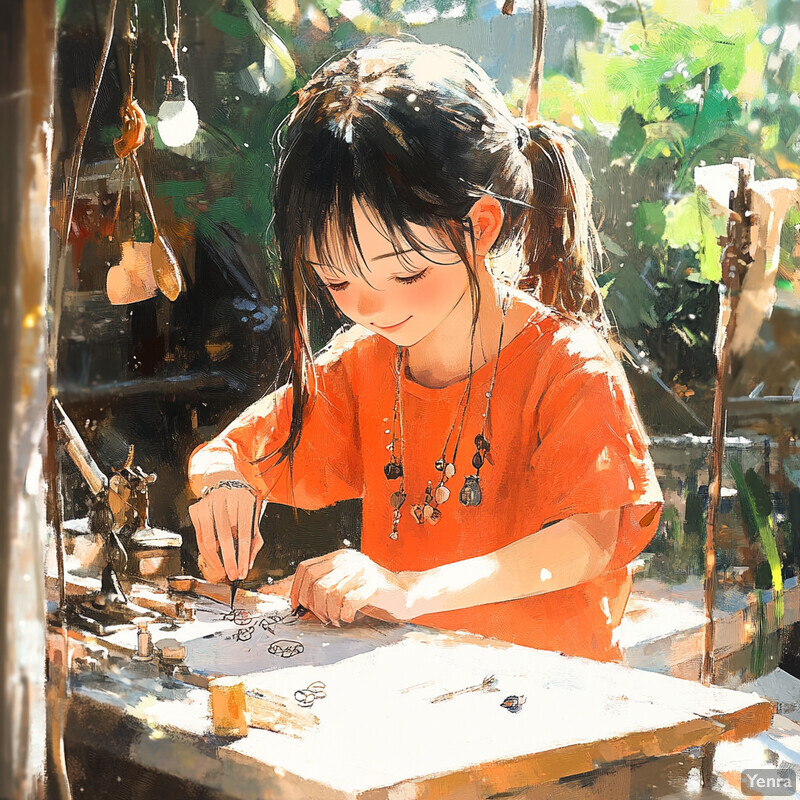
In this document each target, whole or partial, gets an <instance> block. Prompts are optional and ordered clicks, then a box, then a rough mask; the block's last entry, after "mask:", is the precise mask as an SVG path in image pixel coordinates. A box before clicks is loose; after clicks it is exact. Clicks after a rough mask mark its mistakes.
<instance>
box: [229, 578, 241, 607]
mask: <svg viewBox="0 0 800 800" xmlns="http://www.w3.org/2000/svg"><path fill="white" fill-rule="evenodd" d="M240 583H241V581H240V580H238V579H237V580H235V581H232V582H231V611H233V602H234V600H236V592H237V591H239V584H240Z"/></svg>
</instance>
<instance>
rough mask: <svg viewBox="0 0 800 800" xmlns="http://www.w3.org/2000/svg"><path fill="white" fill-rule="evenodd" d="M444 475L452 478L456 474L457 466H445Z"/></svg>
mask: <svg viewBox="0 0 800 800" xmlns="http://www.w3.org/2000/svg"><path fill="white" fill-rule="evenodd" d="M444 474H445V477H447V478H452V477H453V475H455V474H456V465H455V464H445V467H444Z"/></svg>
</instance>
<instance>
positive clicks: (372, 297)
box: [356, 286, 383, 318]
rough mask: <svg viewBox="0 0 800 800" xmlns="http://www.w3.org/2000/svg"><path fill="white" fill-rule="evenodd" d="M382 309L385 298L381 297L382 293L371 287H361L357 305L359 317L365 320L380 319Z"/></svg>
mask: <svg viewBox="0 0 800 800" xmlns="http://www.w3.org/2000/svg"><path fill="white" fill-rule="evenodd" d="M382 308H383V298H382V297H381V292H379V291H377V290H376V289H372V288H370V287H369V286H364V287H361V289H360V291H359V294H358V302H357V304H356V309H357V310H358V314H359V316H360V317H363V318H374V317H379V316H380V312H381V309H382Z"/></svg>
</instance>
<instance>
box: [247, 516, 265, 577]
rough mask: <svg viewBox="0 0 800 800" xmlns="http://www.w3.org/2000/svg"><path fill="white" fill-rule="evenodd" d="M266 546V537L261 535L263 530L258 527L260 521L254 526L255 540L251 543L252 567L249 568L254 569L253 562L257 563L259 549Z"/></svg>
mask: <svg viewBox="0 0 800 800" xmlns="http://www.w3.org/2000/svg"><path fill="white" fill-rule="evenodd" d="M263 546H264V539H263V537H262V536H261V531H260V530H259V529H258V523H256V526H255V528H254V532H253V541H252V542H251V543H250V567H249V569H253V564H255V563H256V556H257V555H258V551H259V550H261V548H262V547H263Z"/></svg>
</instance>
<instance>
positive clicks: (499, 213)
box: [467, 194, 503, 257]
mask: <svg viewBox="0 0 800 800" xmlns="http://www.w3.org/2000/svg"><path fill="white" fill-rule="evenodd" d="M467 218H468V219H469V220H471V221H472V230H473V231H474V234H475V255H476V256H481V257H483V256H485V255H486V254H487V253H488V252H489V251H490V250H491V249H492V247H494V244H495V242H496V241H497V237H498V236H499V235H500V229H501V228H502V226H503V207H502V206H501V205H500V201H499V200H498V199H497V198H496V197H491V196H490V195H488V194H484V195H481V196H480V197H479V198H478V199H477V200H476V201H475V203H474V205H473V206H472V208H471V209H470V212H469V214H468V215H467ZM469 246H470V239H469V234H467V247H469Z"/></svg>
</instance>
